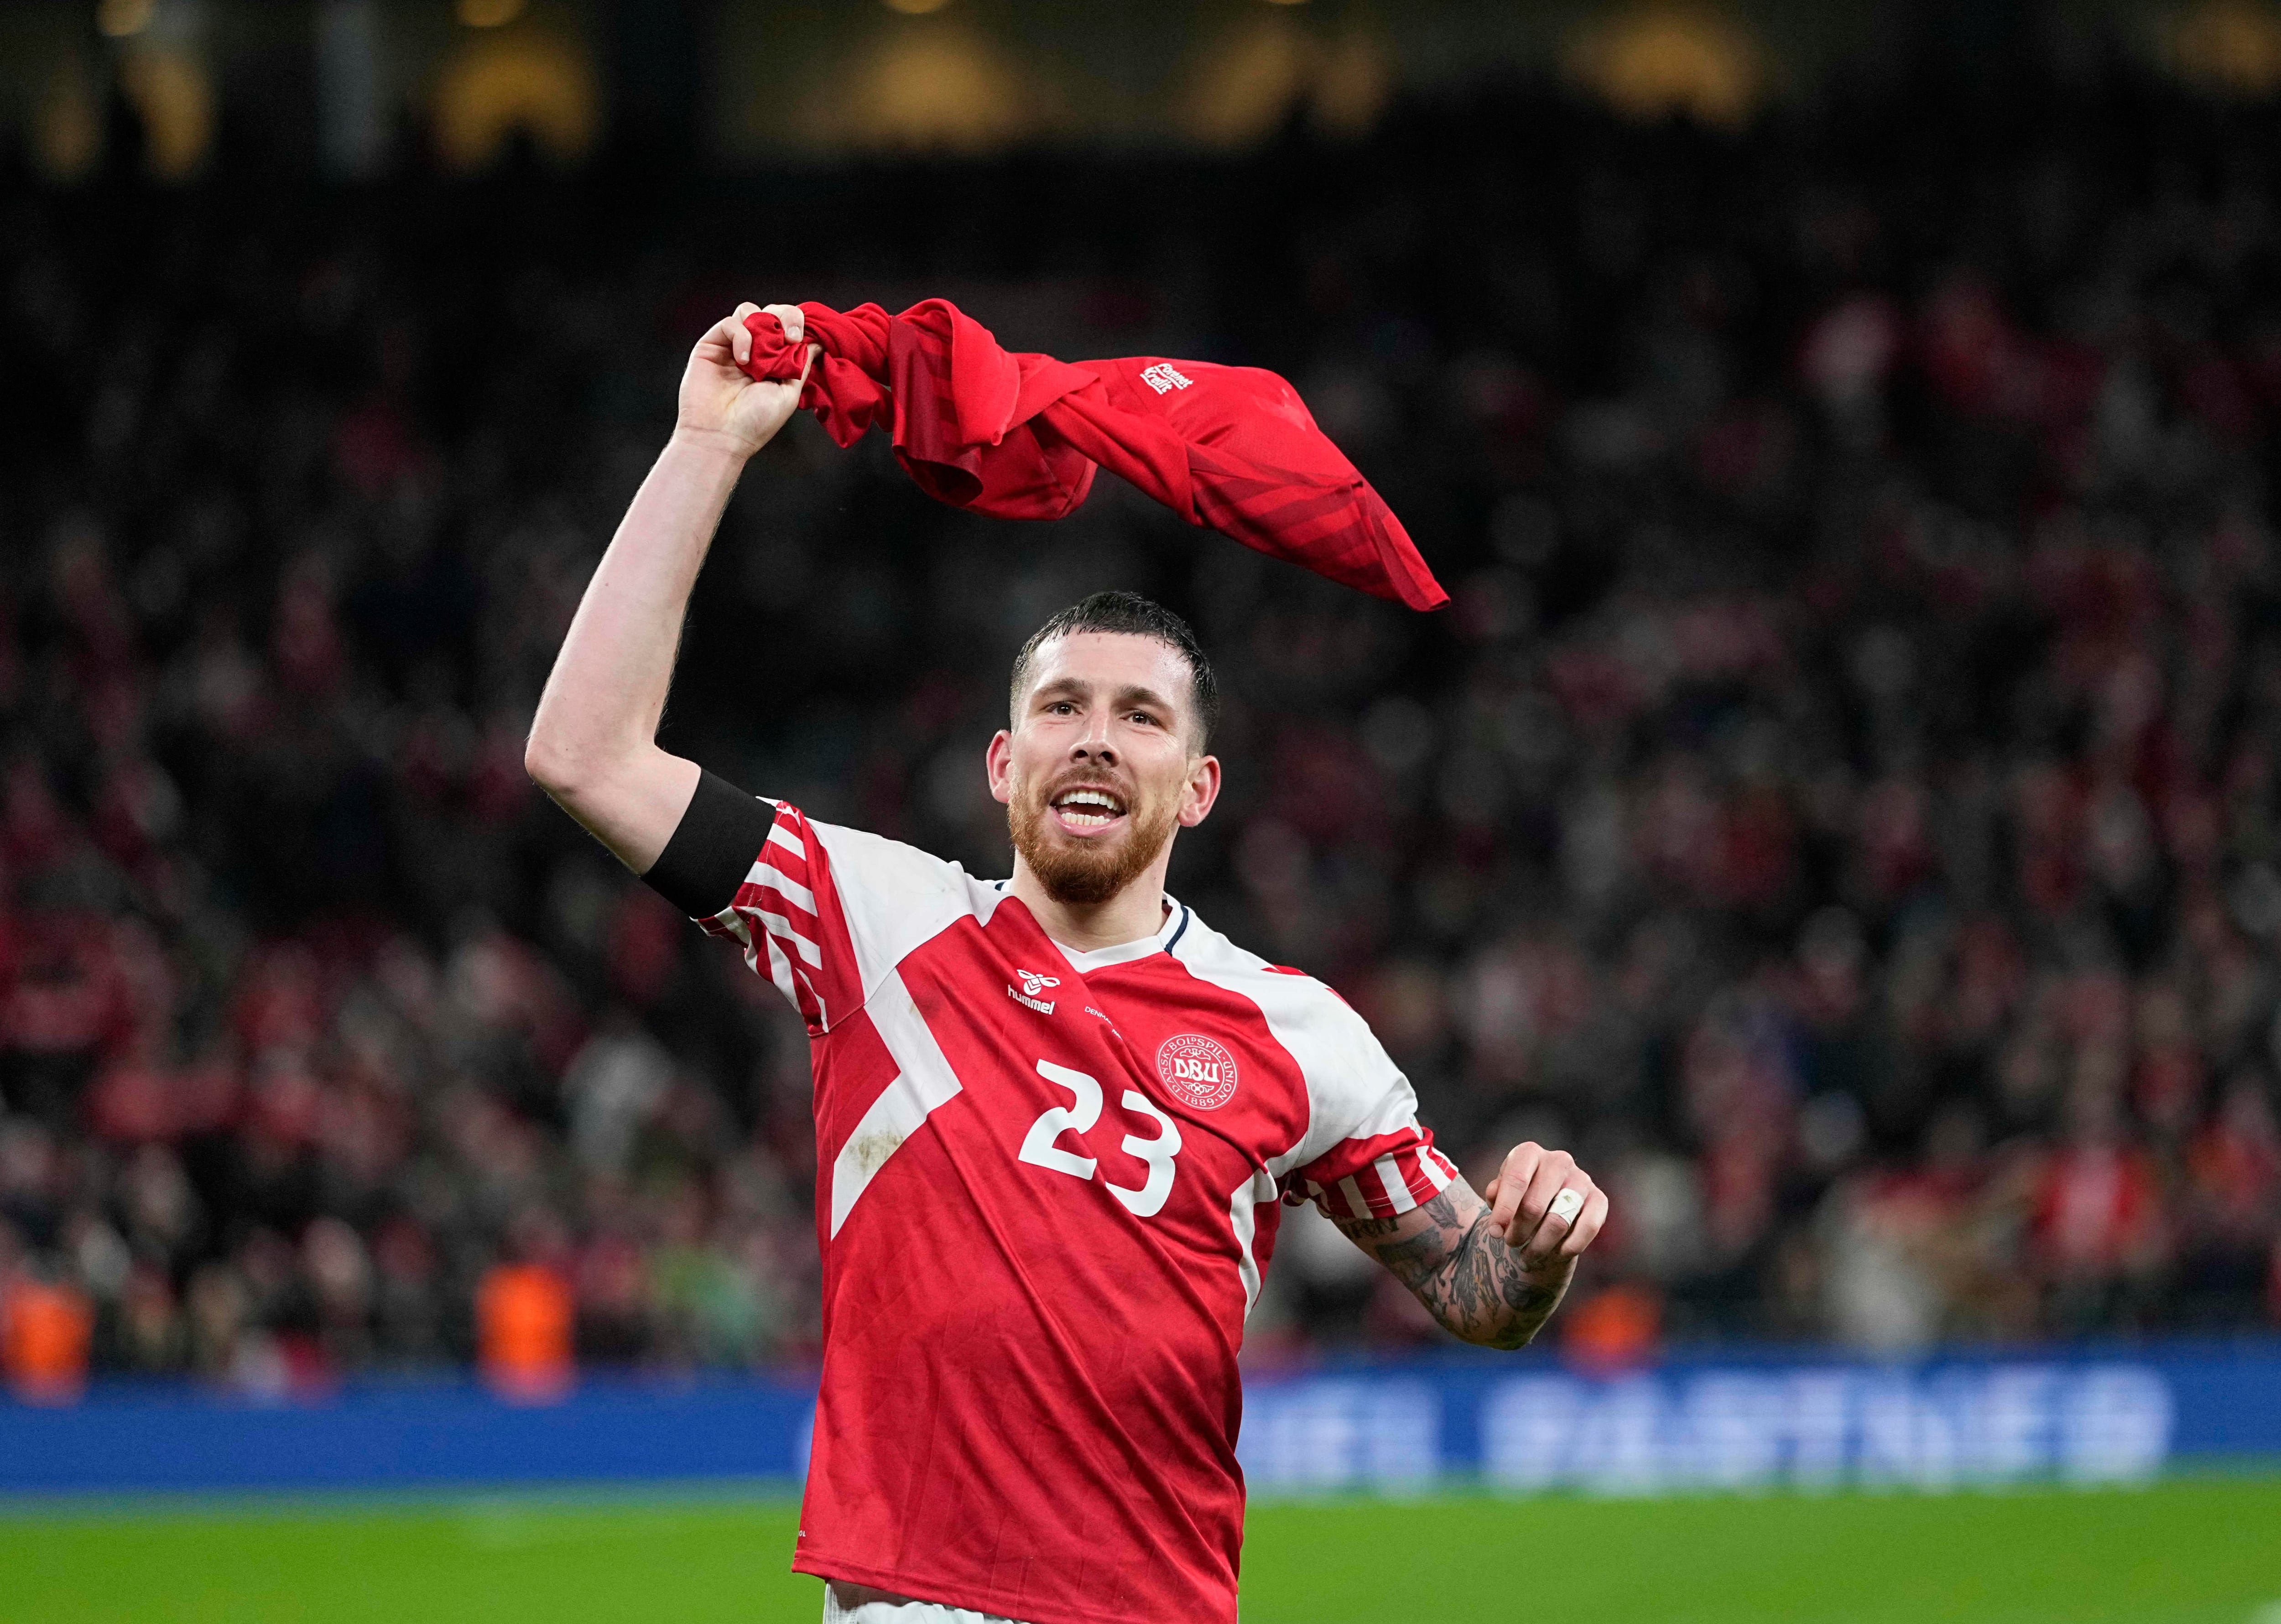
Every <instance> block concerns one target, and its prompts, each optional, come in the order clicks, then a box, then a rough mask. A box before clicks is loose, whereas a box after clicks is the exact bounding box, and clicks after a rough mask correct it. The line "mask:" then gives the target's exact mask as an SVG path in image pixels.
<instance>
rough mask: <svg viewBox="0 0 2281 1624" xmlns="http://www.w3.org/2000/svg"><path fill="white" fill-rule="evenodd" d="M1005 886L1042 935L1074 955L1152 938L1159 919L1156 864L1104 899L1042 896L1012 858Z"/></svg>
mask: <svg viewBox="0 0 2281 1624" xmlns="http://www.w3.org/2000/svg"><path fill="white" fill-rule="evenodd" d="M1007 889H1008V890H1009V891H1010V892H1012V893H1013V894H1014V895H1016V896H1017V897H1019V898H1021V899H1022V902H1023V905H1024V906H1025V907H1026V908H1027V909H1029V910H1030V916H1031V917H1032V918H1033V919H1035V920H1036V921H1037V922H1038V924H1040V926H1041V927H1042V928H1043V929H1044V931H1045V932H1046V934H1047V935H1048V936H1050V937H1052V938H1053V939H1054V940H1055V941H1057V942H1059V943H1061V945H1062V946H1063V947H1073V948H1075V949H1076V950H1077V951H1078V952H1079V953H1097V952H1099V951H1100V950H1101V949H1102V948H1103V947H1123V946H1124V945H1125V943H1126V942H1128V941H1139V940H1140V939H1141V938H1142V937H1144V936H1154V935H1155V934H1156V932H1157V931H1158V930H1159V929H1160V928H1161V927H1162V926H1163V925H1164V865H1163V864H1162V863H1161V862H1159V863H1156V864H1155V865H1153V866H1151V867H1150V868H1149V869H1148V871H1147V872H1146V873H1143V874H1139V875H1136V876H1134V877H1133V882H1132V883H1131V884H1130V885H1126V886H1125V889H1124V890H1122V891H1120V892H1118V893H1117V894H1116V895H1115V896H1113V897H1111V898H1110V899H1109V900H1108V901H1106V902H1094V903H1092V904H1089V905H1079V904H1074V903H1069V902H1057V901H1055V900H1054V899H1053V898H1052V897H1050V896H1048V895H1047V894H1046V888H1045V886H1044V885H1040V883H1039V882H1038V877H1037V876H1036V875H1035V874H1033V873H1032V872H1031V871H1030V865H1029V864H1028V863H1026V862H1023V861H1022V860H1021V858H1020V857H1019V856H1018V855H1017V857H1016V858H1015V859H1014V878H1013V883H1012V884H1011V885H1009V886H1008V887H1007Z"/></svg>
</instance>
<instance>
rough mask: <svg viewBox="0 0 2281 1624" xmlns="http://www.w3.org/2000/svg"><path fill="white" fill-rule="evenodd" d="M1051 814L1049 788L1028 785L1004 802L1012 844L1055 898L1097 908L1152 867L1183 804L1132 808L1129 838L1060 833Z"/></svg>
mask: <svg viewBox="0 0 2281 1624" xmlns="http://www.w3.org/2000/svg"><path fill="white" fill-rule="evenodd" d="M1052 816H1053V809H1052V808H1050V807H1048V806H1047V804H1046V793H1045V791H1044V790H1043V789H1042V788H1040V787H1034V786H1029V787H1025V788H1024V790H1023V791H1022V792H1021V793H1019V794H1017V795H1016V796H1015V797H1014V798H1013V800H1010V801H1009V802H1008V803H1007V806H1006V828H1007V831H1008V832H1009V833H1010V834H1011V835H1012V836H1013V838H1014V849H1015V850H1016V851H1017V852H1018V853H1020V854H1021V858H1022V861H1023V862H1024V863H1025V864H1027V865H1028V867H1029V870H1030V872H1031V873H1032V874H1034V875H1036V876H1037V878H1038V884H1039V885H1041V886H1042V887H1044V889H1045V893H1046V894H1047V895H1048V896H1049V897H1051V898H1052V899H1053V900H1054V901H1056V902H1059V903H1060V904H1062V905H1063V907H1064V908H1098V907H1100V906H1101V904H1102V903H1103V902H1106V901H1109V900H1110V898H1111V897H1113V896H1115V895H1116V894H1117V893H1118V892H1120V891H1122V890H1124V889H1125V886H1127V885H1131V884H1132V883H1133V881H1134V880H1135V879H1137V878H1140V876H1141V875H1142V874H1145V873H1147V872H1148V866H1149V864H1151V863H1153V862H1156V855H1157V854H1158V853H1159V852H1162V851H1163V850H1164V843H1165V842H1166V841H1167V840H1170V839H1171V838H1172V830H1173V829H1174V827H1175V826H1176V825H1177V824H1179V808H1178V807H1177V806H1171V805H1167V806H1164V807H1162V808H1147V809H1144V808H1139V807H1131V808H1128V809H1127V811H1126V813H1125V816H1126V818H1127V820H1128V822H1129V824H1130V826H1129V827H1128V828H1127V829H1126V830H1125V838H1124V839H1110V840H1086V839H1071V838H1069V837H1067V836H1063V835H1059V834H1058V831H1055V830H1054V829H1053V828H1051V827H1050V825H1049V824H1048V820H1049V819H1050V818H1051V817H1052Z"/></svg>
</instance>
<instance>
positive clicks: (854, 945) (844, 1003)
mask: <svg viewBox="0 0 2281 1624" xmlns="http://www.w3.org/2000/svg"><path fill="white" fill-rule="evenodd" d="M764 804H765V803H764ZM967 911H968V901H967V893H966V884H965V877H964V874H963V870H960V869H959V868H958V866H957V865H956V864H955V863H949V862H944V861H942V859H940V858H939V857H933V856H930V855H928V854H926V853H924V852H922V851H919V850H918V849H916V847H909V846H905V845H903V844H902V843H901V841H897V840H888V839H881V838H880V837H879V836H878V835H873V834H866V833H864V832H862V831H860V830H854V829H841V828H839V827H837V826H835V825H833V824H819V823H816V822H815V821H814V820H812V819H810V818H808V817H807V816H804V815H803V814H802V813H801V812H800V808H798V807H795V806H793V805H792V804H791V803H790V802H789V801H779V802H777V803H776V804H775V810H774V816H773V817H772V818H771V819H770V820H769V824H768V825H767V831H766V833H765V835H764V836H762V839H761V840H760V842H759V850H758V851H757V852H756V853H755V854H754V855H753V857H752V858H751V860H750V862H749V864H748V866H747V867H746V871H745V876H744V879H743V881H742V882H741V883H740V884H739V885H738V886H737V889H736V894H735V896H734V897H733V898H732V899H731V901H730V903H729V905H728V906H727V907H726V908H723V909H721V910H720V912H718V913H716V914H713V915H710V916H705V917H701V918H700V919H699V920H698V923H699V924H701V925H703V926H704V927H705V929H706V930H707V932H709V933H711V934H712V935H715V936H718V937H722V938H723V939H724V940H730V941H733V942H735V943H737V944H738V946H739V947H742V948H743V949H744V950H745V962H746V963H747V964H749V965H750V966H751V967H752V969H753V971H754V973H755V974H756V975H758V976H760V977H761V978H762V979H763V980H765V981H767V982H768V983H769V985H771V986H774V987H775V988H776V989H777V991H778V992H779V993H781V994H784V996H785V1000H786V1001H788V1002H789V1003H791V1005H792V1006H793V1008H794V1009H798V1010H799V1011H800V1018H801V1019H803V1020H805V1021H806V1022H807V1023H808V1028H809V1030H810V1031H812V1032H827V1031H829V1030H830V1029H831V1027H833V1026H834V1025H838V1024H839V1022H841V1021H843V1020H845V1019H846V1018H847V1017H848V1016H849V1015H851V1014H853V1013H854V1011H856V1010H857V1009H862V1007H863V1005H864V1004H865V1003H867V1002H868V1001H870V996H871V994H872V992H873V991H874V990H875V989H876V988H877V987H878V985H879V983H880V981H881V980H883V979H884V978H885V977H886V976H887V975H888V974H889V973H890V972H892V971H893V969H894V967H895V966H896V964H897V963H901V960H902V958H903V957H904V955H907V954H909V952H910V951H911V950H912V949H913V948H915V947H917V946H919V944H920V943H922V942H924V941H925V940H928V939H929V938H931V937H932V936H934V935H935V934H937V933H938V932H940V931H942V930H943V929H945V928H946V927H947V926H948V925H949V924H951V923H952V922H953V921H954V920H955V919H956V918H957V917H959V916H961V915H962V914H963V913H965V912H967Z"/></svg>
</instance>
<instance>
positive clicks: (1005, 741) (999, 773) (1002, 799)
mask: <svg viewBox="0 0 2281 1624" xmlns="http://www.w3.org/2000/svg"><path fill="white" fill-rule="evenodd" d="M982 769H983V771H985V772H986V773H987V774H988V775H989V777H990V798H991V799H992V800H995V801H996V802H997V803H998V804H999V805H1000V806H1001V807H1002V806H1011V805H1012V804H1013V801H1014V736H1013V735H1012V734H1011V733H1009V732H1008V731H1006V730H1005V729H1004V728H1002V727H1001V728H1000V729H999V730H998V731H997V732H996V733H995V734H994V735H992V737H991V739H990V748H989V749H988V750H987V751H986V752H984V754H983V757H982Z"/></svg>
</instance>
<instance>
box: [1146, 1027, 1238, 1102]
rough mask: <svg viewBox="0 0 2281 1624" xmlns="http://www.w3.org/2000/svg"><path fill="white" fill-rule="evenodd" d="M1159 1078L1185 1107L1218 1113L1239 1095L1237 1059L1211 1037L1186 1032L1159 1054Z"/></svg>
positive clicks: (1157, 1063) (1166, 1044) (1166, 1040)
mask: <svg viewBox="0 0 2281 1624" xmlns="http://www.w3.org/2000/svg"><path fill="white" fill-rule="evenodd" d="M1156 1077H1157V1080H1158V1081H1160V1082H1162V1083H1163V1084H1164V1091H1165V1092H1166V1093H1167V1094H1171V1096H1172V1097H1173V1098H1174V1099H1175V1100H1178V1101H1179V1102H1180V1103H1181V1104H1183V1105H1186V1106H1188V1107H1190V1108H1191V1109H1192V1110H1200V1111H1209V1110H1218V1109H1219V1108H1220V1107H1221V1106H1223V1105H1225V1104H1226V1103H1227V1102H1228V1101H1229V1100H1231V1099H1232V1098H1233V1097H1234V1094H1235V1056H1233V1055H1231V1054H1229V1053H1228V1052H1227V1050H1226V1048H1223V1047H1222V1046H1221V1045H1219V1044H1218V1043H1216V1042H1214V1041H1213V1040H1211V1039H1210V1038H1206V1037H1202V1036H1199V1035H1198V1034H1197V1033H1195V1032H1182V1033H1181V1034H1180V1035H1179V1037H1177V1038H1167V1039H1165V1040H1164V1048H1160V1049H1158V1050H1157V1051H1156Z"/></svg>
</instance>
